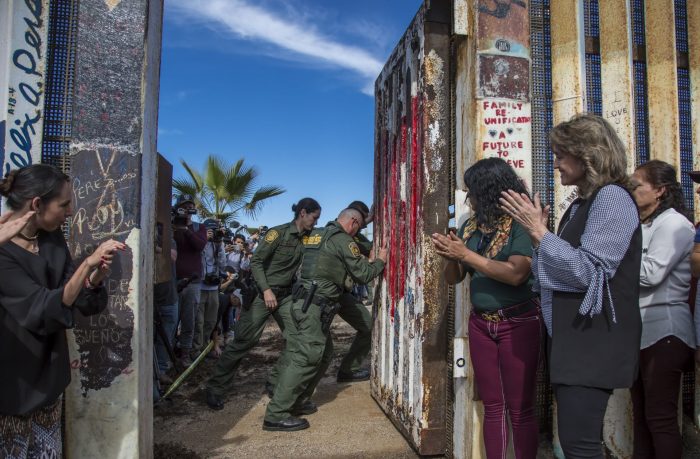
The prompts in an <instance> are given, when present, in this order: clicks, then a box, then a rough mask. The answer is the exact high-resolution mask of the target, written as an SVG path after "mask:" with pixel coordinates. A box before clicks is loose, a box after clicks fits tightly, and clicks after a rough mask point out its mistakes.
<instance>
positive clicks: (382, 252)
mask: <svg viewBox="0 0 700 459" xmlns="http://www.w3.org/2000/svg"><path fill="white" fill-rule="evenodd" d="M387 253H388V251H387V249H386V246H384V247H380V248H379V250H377V251H376V257H375V258H378V259H379V260H382V261H383V262H384V263H386V259H387Z"/></svg>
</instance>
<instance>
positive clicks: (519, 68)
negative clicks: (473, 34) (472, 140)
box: [476, 0, 532, 186]
mask: <svg viewBox="0 0 700 459" xmlns="http://www.w3.org/2000/svg"><path fill="white" fill-rule="evenodd" d="M477 49H478V58H477V59H478V77H477V78H478V80H477V83H478V84H477V101H476V104H477V109H476V113H477V126H478V133H479V134H478V137H477V139H476V140H477V148H478V152H479V154H478V155H477V157H479V158H490V157H498V158H501V159H503V160H504V161H506V162H507V163H508V164H509V165H510V166H512V167H513V169H515V171H516V172H517V173H518V175H519V176H520V177H521V178H522V179H523V180H525V182H526V183H527V184H528V186H530V185H531V183H532V123H531V106H530V28H529V16H528V8H527V4H526V2H524V1H516V0H512V1H511V0H480V1H479V14H478V40H477Z"/></svg>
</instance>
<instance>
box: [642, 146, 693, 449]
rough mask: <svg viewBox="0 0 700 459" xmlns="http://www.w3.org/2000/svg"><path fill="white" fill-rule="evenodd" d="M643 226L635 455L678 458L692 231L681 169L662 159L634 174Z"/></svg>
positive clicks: (687, 356)
mask: <svg viewBox="0 0 700 459" xmlns="http://www.w3.org/2000/svg"><path fill="white" fill-rule="evenodd" d="M632 188H633V191H632V193H633V195H634V199H635V201H636V202H637V206H638V207H639V214H640V218H641V220H642V237H643V242H642V265H641V271H640V276H639V283H640V295H639V307H640V309H641V316H642V341H641V346H640V348H641V353H640V359H639V376H638V378H637V380H636V381H635V383H634V385H633V386H632V389H631V392H632V403H633V409H634V457H635V458H653V457H664V458H669V459H673V458H680V457H681V452H682V446H683V445H682V441H681V434H680V430H679V428H678V414H677V413H678V391H679V388H680V381H681V375H682V373H683V371H684V370H685V369H686V368H687V367H688V365H689V364H690V363H691V362H692V358H693V350H694V349H695V332H694V328H693V318H692V316H691V313H690V308H689V306H688V293H689V290H690V278H691V275H690V254H691V252H692V250H693V239H694V236H695V230H694V228H693V225H692V223H691V222H690V220H689V219H688V213H687V210H686V207H685V204H684V202H685V201H684V199H683V193H682V191H681V185H680V183H679V182H678V179H677V175H676V170H675V169H674V168H673V166H671V165H670V164H668V163H665V162H663V161H658V160H652V161H649V162H647V163H645V164H643V165H641V166H639V167H638V168H637V169H636V170H635V172H634V174H633V175H632Z"/></svg>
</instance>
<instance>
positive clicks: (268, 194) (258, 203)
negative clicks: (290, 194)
mask: <svg viewBox="0 0 700 459" xmlns="http://www.w3.org/2000/svg"><path fill="white" fill-rule="evenodd" d="M286 191H287V190H285V189H284V188H280V187H276V186H263V187H260V188H258V189H257V190H256V191H255V193H253V197H252V198H251V199H250V201H248V202H247V203H246V204H245V206H244V210H245V213H246V214H247V215H248V216H250V217H251V218H255V216H256V215H257V214H258V212H260V211H261V210H262V208H263V206H264V205H265V200H267V199H270V198H272V197H274V196H279V195H281V194H282V193H284V192H286Z"/></svg>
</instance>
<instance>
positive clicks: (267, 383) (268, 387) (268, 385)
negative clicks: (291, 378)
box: [265, 381, 275, 398]
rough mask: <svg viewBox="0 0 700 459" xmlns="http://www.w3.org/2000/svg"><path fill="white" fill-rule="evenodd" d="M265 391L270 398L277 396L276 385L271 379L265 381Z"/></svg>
mask: <svg viewBox="0 0 700 459" xmlns="http://www.w3.org/2000/svg"><path fill="white" fill-rule="evenodd" d="M265 393H266V394H267V396H268V397H270V398H272V397H274V396H275V386H273V385H272V383H271V382H270V381H265Z"/></svg>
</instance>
